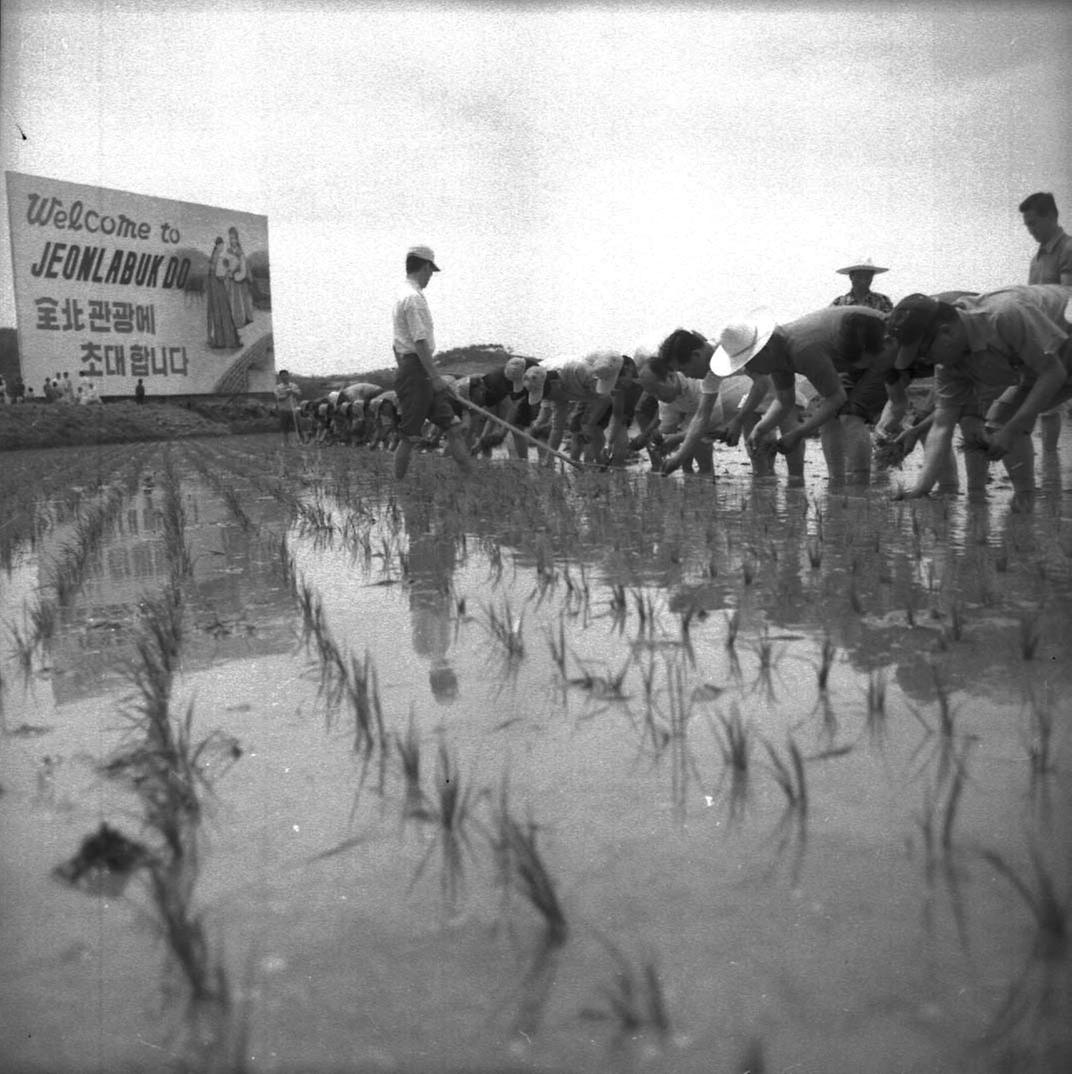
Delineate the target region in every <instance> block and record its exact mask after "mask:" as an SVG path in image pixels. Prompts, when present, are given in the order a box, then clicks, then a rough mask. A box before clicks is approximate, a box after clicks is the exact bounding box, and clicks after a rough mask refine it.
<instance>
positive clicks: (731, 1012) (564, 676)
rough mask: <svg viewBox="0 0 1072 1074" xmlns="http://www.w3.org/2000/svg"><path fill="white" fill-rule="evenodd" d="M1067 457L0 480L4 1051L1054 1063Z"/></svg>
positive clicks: (952, 1068)
mask: <svg viewBox="0 0 1072 1074" xmlns="http://www.w3.org/2000/svg"><path fill="white" fill-rule="evenodd" d="M1069 448H1070V439H1069V434H1068V432H1067V430H1066V434H1065V439H1064V441H1063V443H1062V455H1061V457H1060V458H1058V459H1052V458H1051V459H1048V460H1046V463H1045V473H1044V475H1043V476H1044V492H1043V493H1042V495H1040V497H1039V501H1038V503H1037V505H1036V508H1035V512H1034V513H1033V514H1032V515H1030V516H1023V515H1016V514H1012V513H1011V512H1010V509H1009V500H1010V495H1011V493H1010V490H1009V489H1008V487H1007V485H1006V484H1005V483H1004V481H1003V479H1001V478H1000V477H999V476H998V471H997V470H996V469H995V471H994V473H993V484H992V486H991V491H990V497H989V500H988V502H987V503H983V504H969V503H967V502H965V501H964V500H963V499H951V500H938V499H936V500H933V501H932V500H927V501H917V502H909V503H894V502H890V501H889V500H888V499H887V497H886V495H885V491H884V486H883V484H882V483H881V482H880V483H879V486H878V487H877V488H873V489H871V490H870V491H869V492H861V491H849V492H829V491H827V490H826V489H825V487H824V483H823V482H822V481H821V480H820V479H819V477H818V476H817V475H816V474H810V476H809V481H808V485H807V487H806V488H805V489H787V488H786V487H785V485H784V479H783V478H779V479H778V480H776V481H774V482H771V483H767V484H762V483H760V484H753V482H752V481H751V479H750V478H749V476H748V471H747V464H745V463H744V462H743V455H742V456H741V459H740V460H739V459H738V455H737V453H736V452H732V453H729V452H728V453H726V454H725V455H724V456H723V457H724V458H726V459H728V460H730V461H728V462H724V463H722V465H716V473H717V474H718V480H717V482H716V483H710V482H707V481H704V480H702V479H694V478H684V479H682V478H675V479H667V478H660V477H655V476H652V475H650V474H648V473H646V472H640V471H634V470H627V471H625V472H619V473H607V474H598V473H594V474H557V473H551V472H549V471H546V470H541V469H539V468H537V467H535V466H533V465H527V464H525V463H518V462H510V461H508V460H505V459H503V460H496V461H494V462H492V463H490V464H485V465H482V466H478V467H477V469H476V474H475V476H474V478H473V480H472V481H471V482H469V483H465V482H464V481H463V480H462V479H461V478H460V477H459V476H458V475H457V473H456V471H455V470H454V468H453V466H452V465H451V464H450V463H449V461H446V460H443V459H440V458H437V457H432V456H421V457H418V458H416V459H415V460H414V465H413V467H412V470H411V473H410V476H409V478H408V479H407V481H406V483H405V485H404V486H402V487H399V486H396V485H395V483H394V482H393V480H392V479H391V478H390V477H389V470H390V457H389V456H387V455H384V454H372V453H368V452H365V451H364V450H360V451H357V450H348V449H345V448H329V449H324V450H321V449H316V448H312V447H306V448H297V447H292V448H290V449H289V450H282V449H281V448H280V446H279V445H278V442H277V440H276V439H275V438H269V437H264V438H257V437H236V438H230V439H227V440H221V441H204V442H193V441H191V442H182V443H173V444H169V445H163V446H162V445H133V446H131V445H124V446H121V447H115V448H112V447H104V448H92V449H82V450H79V451H71V450H62V451H61V450H57V451H51V452H41V453H20V454H18V455H10V456H7V457H5V460H4V471H3V477H2V478H0V485H2V486H3V487H2V490H0V491H2V495H3V501H4V503H5V514H4V528H3V533H2V535H0V556H2V560H3V564H2V565H3V571H2V572H0V608H2V610H3V614H2V618H3V622H2V623H0V631H2V633H3V639H2V644H0V675H2V681H0V690H2V693H0V699H2V706H3V707H2V730H3V736H2V739H0V749H2V753H0V789H2V793H0V857H2V868H0V966H2V971H0V1057H2V1062H0V1067H2V1069H4V1070H5V1071H23V1070H27V1071H29V1070H33V1071H49V1072H64V1071H79V1072H81V1071H107V1072H117V1071H157V1070H161V1071H163V1070H176V1069H179V1070H197V1071H202V1070H203V1071H212V1070H219V1071H246V1070H248V1071H280V1072H284V1071H287V1072H289V1071H343V1070H345V1071H390V1070H404V1071H444V1070H507V1069H517V1070H532V1069H535V1070H546V1071H608V1072H610V1071H613V1072H617V1071H634V1070H643V1071H651V1072H662V1071H667V1072H670V1071H673V1072H701V1071H702V1072H705V1074H709V1072H717V1071H726V1072H735V1074H736V1072H743V1071H745V1070H752V1071H756V1070H767V1071H789V1070H792V1071H804V1072H808V1071H814V1072H823V1074H833V1072H841V1071H844V1072H859V1071H906V1072H907V1071H919V1072H923V1071H942V1072H969V1071H971V1072H978V1071H1017V1072H1022V1071H1058V1070H1061V1071H1064V1070H1068V1069H1069V1068H1070V1065H1072V1030H1070V1028H1069V1020H1068V1018H1067V1014H1068V1012H1069V1010H1070V1009H1072V1002H1070V1000H1072V989H1070V970H1069V966H1070V961H1069V940H1068V927H1069V906H1070V903H1069V893H1070V880H1072V870H1070V865H1072V861H1070V850H1072V839H1070V836H1069V830H1070V829H1069V824H1068V822H1069V816H1070V809H1069V806H1070V781H1069V765H1070V763H1072V753H1070V750H1072V742H1070V735H1069V726H1070V720H1069V717H1070V708H1072V702H1070V700H1069V699H1070V697H1072V667H1070V660H1069V633H1070V631H1072V599H1070V598H1072V492H1069V491H1064V488H1065V486H1069V485H1072V452H1070V450H1069ZM810 452H811V456H812V458H817V457H818V455H819V452H818V451H817V449H816V448H815V447H814V446H812V447H811V448H810ZM1062 467H1063V470H1062Z"/></svg>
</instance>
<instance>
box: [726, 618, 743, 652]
mask: <svg viewBox="0 0 1072 1074" xmlns="http://www.w3.org/2000/svg"><path fill="white" fill-rule="evenodd" d="M740 629H741V613H740V610H739V609H737V608H734V609H733V611H732V612H730V613H728V614H727V615H726V648H727V649H729V650H730V651H731V652H732V651H733V650H734V648H735V647H736V645H737V634H738V633H739V631H740Z"/></svg>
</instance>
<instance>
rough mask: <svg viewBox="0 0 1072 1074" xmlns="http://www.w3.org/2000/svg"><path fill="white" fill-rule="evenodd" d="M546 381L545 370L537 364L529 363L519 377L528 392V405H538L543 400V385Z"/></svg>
mask: <svg viewBox="0 0 1072 1074" xmlns="http://www.w3.org/2000/svg"><path fill="white" fill-rule="evenodd" d="M546 382H547V370H546V369H544V368H542V367H541V366H538V365H530V366H529V367H528V369H526V370H525V373H524V375H523V376H522V378H521V385H522V387H523V388H524V389H525V391H527V392H528V393H529V405H530V406H538V405H539V404H540V403H542V402H543V386H544V384H545V383H546Z"/></svg>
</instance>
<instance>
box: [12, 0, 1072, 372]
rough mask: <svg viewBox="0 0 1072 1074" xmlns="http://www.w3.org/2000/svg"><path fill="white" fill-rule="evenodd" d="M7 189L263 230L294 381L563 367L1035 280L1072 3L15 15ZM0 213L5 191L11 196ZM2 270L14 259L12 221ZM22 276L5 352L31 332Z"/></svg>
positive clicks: (1055, 156) (1060, 154) (1071, 69)
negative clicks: (395, 309) (854, 265)
mask: <svg viewBox="0 0 1072 1074" xmlns="http://www.w3.org/2000/svg"><path fill="white" fill-rule="evenodd" d="M2 16H3V26H2V35H3V36H2V50H3V55H2V72H3V73H2V86H0V91H2V96H0V101H2V109H3V119H2V122H3V127H2V131H3V136H2V140H0V152H2V163H3V168H4V170H13V171H19V172H23V173H27V174H31V175H41V176H47V177H50V178H54V179H62V180H67V181H70V182H76V183H88V184H94V185H99V186H104V187H112V188H116V189H120V190H127V191H132V192H134V193H139V194H150V195H155V196H159V197H164V198H173V199H177V200H182V201H191V202H199V203H204V204H208V205H215V206H222V207H226V208H232V209H236V210H240V211H243V212H250V213H258V214H264V215H266V216H267V217H268V226H269V239H270V249H271V266H272V302H273V309H272V316H273V325H274V330H275V339H276V360H277V365H279V366H283V365H286V366H288V367H289V368H290V369H292V370H295V371H297V372H299V373H313V372H327V373H330V372H339V373H343V372H360V371H363V370H370V369H374V368H379V367H382V366H384V365H387V364H389V363H390V361H391V355H390V339H391V334H390V307H391V302H392V299H393V295H394V292H395V291H396V289H397V286H398V283H399V281H400V279H401V277H402V276H403V275H404V269H403V260H404V255H405V250H406V247H407V246H409V245H411V244H414V243H426V244H428V245H431V246H432V247H434V249H435V251H436V254H437V257H438V261H439V264H440V266H441V268H442V270H443V271H442V272H441V273H440V274H439V275H438V276H436V277H435V278H434V280H433V282H432V284H431V286H430V287H429V290H428V296H429V301H430V302H431V304H432V310H433V314H434V317H435V321H436V335H437V343H438V346H439V349H440V350H444V349H447V348H449V347H455V346H463V345H465V344H469V343H501V344H503V345H505V346H507V347H509V348H511V349H512V350H514V351H516V352H517V353H522V354H531V355H535V356H536V357H540V358H550V357H555V356H564V355H571V354H576V355H580V354H582V353H584V351H586V350H589V349H592V348H594V347H614V348H620V349H622V350H627V351H628V350H632V348H633V347H634V346H635V344H636V343H637V342H639V341H640V340H642V339H647V338H651V337H656V336H660V335H663V334H665V333H666V332H669V331H670V330H671V329H673V328H674V327H676V326H678V325H687V326H689V327H694V328H698V329H700V330H701V331H706V332H709V333H715V332H717V331H718V329H719V328H720V327H721V325H722V324H723V323H724V322H725V321H727V320H729V319H731V318H732V317H734V315H736V314H738V313H741V312H744V311H746V310H747V309H750V308H751V307H753V306H756V305H760V304H766V305H770V306H771V307H773V309H774V311H775V314H776V315H777V317H778V318H779V319H780V320H789V319H791V318H792V317H795V316H799V315H800V314H803V313H806V312H808V311H809V310H812V309H816V308H818V307H819V306H823V305H826V304H827V303H829V302H830V301H831V299H832V298H833V297H834V296H835V295H837V294H838V293H839V292H840V291H843V290H846V289H847V286H848V284H847V280H846V279H845V277H843V276H838V275H836V274H835V271H834V270H835V269H836V268H838V267H840V266H843V265H845V264H847V263H849V262H852V261H855V260H857V259H859V258H861V257H871V258H873V259H874V261H875V262H876V263H878V264H881V265H887V266H889V267H890V271H889V272H888V273H886V274H884V275H881V276H878V277H877V278H876V281H875V288H876V290H880V291H883V292H885V293H887V294H890V295H891V297H893V298H894V300H896V299H897V298H899V297H901V296H903V295H904V294H906V293H908V292H910V291H915V290H922V291H933V290H945V289H951V288H965V289H973V290H987V289H991V288H995V287H999V286H1002V285H1004V284H1008V283H1018V282H1023V281H1025V280H1026V272H1027V262H1028V260H1029V258H1030V256H1031V254H1032V252H1033V244H1032V241H1031V239H1030V237H1029V236H1028V235H1027V233H1026V231H1024V229H1023V226H1022V224H1021V221H1020V216H1019V213H1018V212H1017V208H1016V206H1017V205H1018V203H1019V202H1020V201H1021V200H1022V199H1023V197H1024V196H1026V195H1027V194H1029V193H1031V192H1032V191H1034V190H1050V191H1053V193H1054V194H1055V196H1056V198H1057V201H1058V206H1059V207H1061V208H1063V209H1064V210H1065V213H1066V216H1065V217H1063V218H1062V223H1067V222H1068V220H1072V166H1070V160H1072V152H1070V139H1072V63H1070V61H1069V57H1070V56H1072V5H1067V4H1065V3H1057V2H1054V3H1035V2H1024V0H1010V2H1008V3H974V4H963V5H958V4H953V3H949V2H946V0H935V2H933V3H910V4H900V3H883V4H868V3H855V4H846V5H843V6H841V7H835V6H832V5H827V4H815V3H813V4H808V3H801V4H792V5H789V4H769V5H764V6H760V5H757V4H740V5H737V6H734V5H733V4H727V5H718V6H717V7H716V6H714V5H711V6H710V8H708V7H706V6H703V7H701V6H700V5H698V4H696V5H690V4H679V5H669V6H668V5H665V4H652V5H649V6H640V5H611V4H601V5H598V6H597V5H594V4H586V3H564V4H548V5H543V6H540V5H529V4H525V5H523V6H520V5H513V4H505V3H503V4H487V3H480V4H476V3H473V4H464V3H463V4H452V5H446V4H427V5H405V6H403V5H398V4H390V5H388V4H385V3H364V4H362V3H341V2H340V3H326V2H312V3H300V4H299V3H293V2H291V3H286V2H283V3H279V2H276V0H263V2H240V0H212V2H211V3H204V4H202V3H199V2H198V3H182V2H179V3H175V4H171V5H167V6H164V5H160V6H157V5H150V4H146V3H145V2H144V0H108V2H104V0H98V2H88V0H2ZM3 196H4V197H5V199H6V193H4V195H3ZM0 243H2V245H3V246H4V247H5V250H6V248H7V247H8V245H9V234H8V211H7V205H6V200H5V204H4V206H3V213H2V221H0ZM10 266H11V262H10V254H9V253H5V254H4V255H3V256H2V257H0V324H5V325H11V324H14V300H13V289H12V280H11V267H10Z"/></svg>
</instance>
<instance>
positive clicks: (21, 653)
mask: <svg viewBox="0 0 1072 1074" xmlns="http://www.w3.org/2000/svg"><path fill="white" fill-rule="evenodd" d="M7 629H8V633H9V634H10V635H11V642H12V648H13V650H14V654H15V659H16V660H17V661H18V665H19V668H20V670H21V672H22V677H23V680H24V681H26V680H28V679H29V678H30V676H31V675H32V674H33V657H34V652H35V651H36V650H37V639H36V636H35V635H34V633H33V631H29V630H28V631H27V632H26V633H25V634H24V633H23V632H22V631H21V630H20V629H19V626H18V624H17V623H8V625H7Z"/></svg>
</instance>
